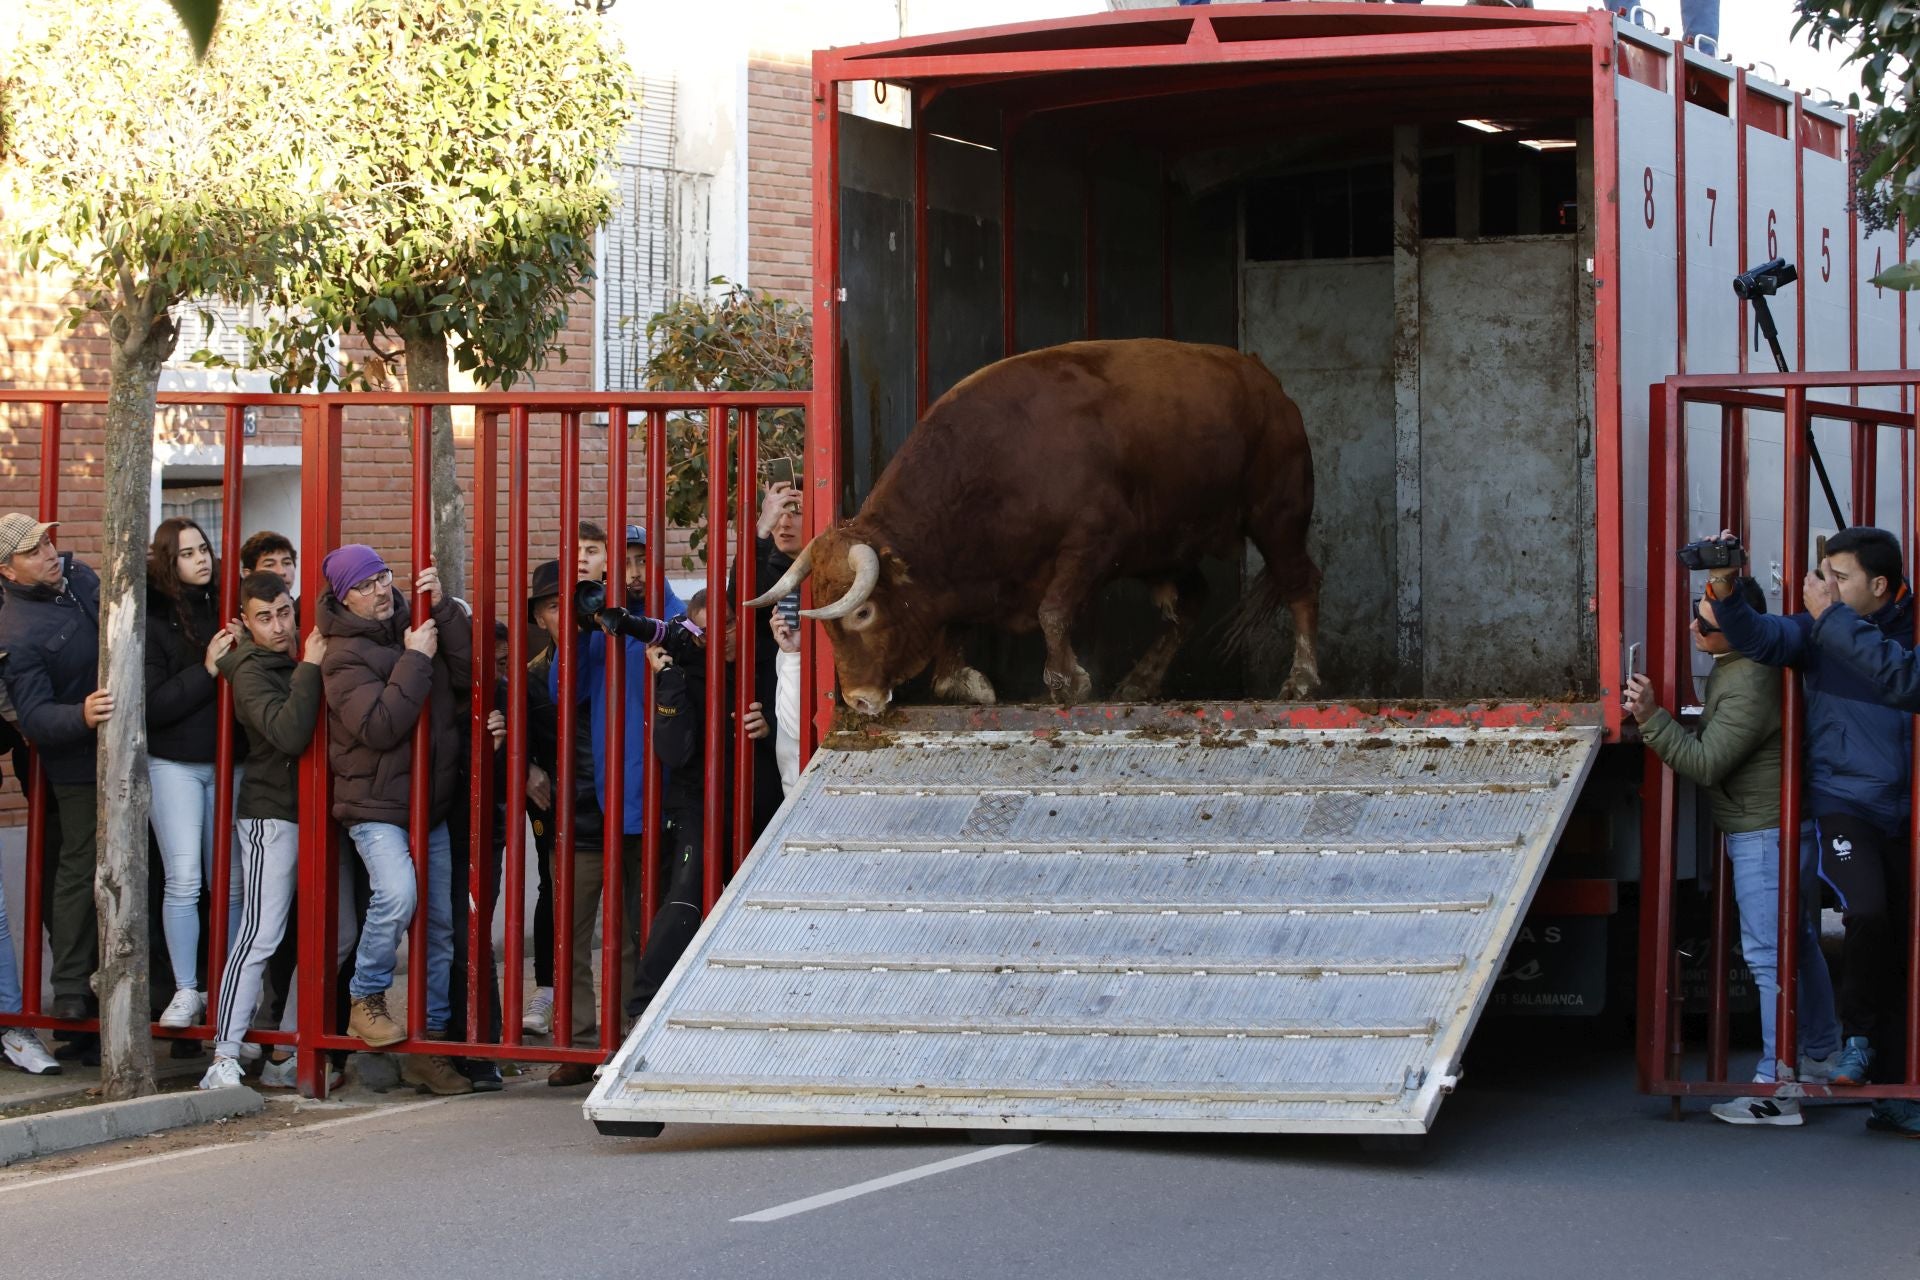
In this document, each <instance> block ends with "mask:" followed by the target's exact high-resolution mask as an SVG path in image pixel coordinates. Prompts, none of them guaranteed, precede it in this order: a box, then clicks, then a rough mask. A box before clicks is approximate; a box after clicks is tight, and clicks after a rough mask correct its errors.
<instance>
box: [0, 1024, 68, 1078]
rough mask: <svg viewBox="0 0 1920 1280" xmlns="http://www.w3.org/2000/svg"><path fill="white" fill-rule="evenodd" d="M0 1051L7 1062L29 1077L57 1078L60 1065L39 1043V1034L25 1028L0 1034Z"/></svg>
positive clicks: (45, 1047) (17, 1028) (44, 1046)
mask: <svg viewBox="0 0 1920 1280" xmlns="http://www.w3.org/2000/svg"><path fill="white" fill-rule="evenodd" d="M0 1049H3V1050H5V1051H6V1055H7V1061H8V1062H11V1063H12V1064H13V1065H14V1066H16V1067H18V1068H20V1069H21V1070H22V1071H24V1072H26V1073H27V1074H28V1075H30V1076H57V1075H59V1074H60V1063H59V1062H58V1061H57V1060H56V1059H55V1058H54V1056H53V1055H52V1054H50V1053H48V1052H47V1046H46V1045H44V1044H42V1043H41V1042H40V1033H39V1032H37V1031H29V1030H27V1029H26V1028H25V1027H15V1028H14V1029H13V1030H11V1031H8V1032H6V1033H5V1034H0Z"/></svg>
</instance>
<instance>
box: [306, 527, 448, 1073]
mask: <svg viewBox="0 0 1920 1280" xmlns="http://www.w3.org/2000/svg"><path fill="white" fill-rule="evenodd" d="M321 570H322V572H323V574H324V575H325V577H326V580H327V590H326V592H325V594H323V595H322V596H321V597H320V607H319V611H318V615H317V625H318V626H319V628H320V633H321V634H322V635H324V636H326V638H327V653H326V658H325V659H324V661H323V662H322V663H321V666H320V679H321V684H322V687H323V688H324V689H325V690H326V695H327V735H328V736H327V761H328V764H329V765H330V766H331V767H332V769H333V816H334V817H335V818H336V819H337V820H338V821H339V822H340V823H341V824H342V825H344V826H345V827H346V828H347V833H348V834H349V835H350V836H351V837H352V838H353V844H354V848H355V849H357V850H358V851H359V853H360V860H361V861H362V862H364V863H365V864H366V868H367V878H368V880H369V881H370V882H371V883H372V886H373V900H372V902H371V903H370V904H369V905H368V907H367V918H366V922H365V924H364V925H363V926H362V927H361V930H360V944H359V947H358V948H357V949H356V951H355V953H354V961H353V977H352V980H351V981H350V982H349V983H348V990H349V991H350V992H351V993H352V995H353V1012H352V1016H351V1017H350V1019H349V1021H348V1027H347V1029H348V1032H349V1034H351V1035H354V1036H358V1037H359V1038H360V1039H362V1040H364V1041H366V1043H367V1045H368V1046H369V1047H370V1048H375V1049H378V1048H383V1047H385V1046H387V1045H390V1044H397V1043H398V1042H400V1041H401V1040H404V1039H406V1031H405V1029H404V1028H403V1027H401V1026H400V1024H399V1023H398V1022H397V1021H396V1020H395V1019H394V1018H393V1016H392V1015H391V1014H390V1013H389V1012H388V1010H387V989H388V988H389V987H391V986H392V985H393V970H394V962H395V956H396V953H397V952H398V950H399V947H400V938H401V935H402V934H403V933H404V932H405V931H406V928H407V925H408V924H409V923H410V922H411V921H412V919H413V912H414V906H415V892H414V866H413V855H412V853H411V851H410V849H409V847H408V826H407V818H408V797H409V795H410V794H411V790H412V781H413V729H414V726H415V725H416V724H417V723H419V721H420V717H421V716H422V715H425V716H426V717H427V725H428V727H429V730H430V734H431V745H432V749H433V755H432V773H433V776H432V779H431V797H430V800H429V807H428V819H427V820H428V824H429V827H430V830H429V832H428V835H427V893H428V898H427V954H426V957H425V963H426V966H427V1010H426V1013H427V1019H426V1021H427V1032H426V1034H427V1038H428V1039H429V1040H433V1039H442V1038H444V1037H445V1035H446V1032H447V1025H448V1023H449V1021H450V1020H451V1016H452V1009H451V1007H450V1005H449V1002H448V982H449V979H450V977H451V975H452V967H453V864H452V849H451V846H450V845H449V844H448V836H447V824H446V817H447V813H448V810H449V809H450V808H451V807H452V805H453V803H454V800H455V797H456V796H457V795H458V794H459V789H460V785H461V768H460V758H461V750H460V739H459V737H458V736H457V735H458V734H459V732H460V721H461V720H462V719H464V717H465V714H466V713H465V711H464V710H463V707H464V704H465V701H466V698H467V696H468V690H469V689H470V687H471V685H470V681H471V678H472V667H473V636H472V630H471V627H470V625H469V622H468V619H467V616H466V614H465V613H464V612H463V611H462V610H461V608H460V606H459V605H458V604H457V603H455V602H454V601H451V600H449V599H447V598H446V597H445V596H444V595H443V594H442V593H441V591H440V575H439V573H438V572H437V571H436V570H434V569H433V568H431V567H429V568H425V569H422V570H420V573H419V576H418V577H417V578H416V579H415V580H414V589H415V590H417V591H419V592H420V593H421V594H422V595H424V596H425V597H427V599H428V601H429V604H430V606H431V608H432V616H431V617H428V618H425V619H423V620H422V621H421V622H420V625H419V626H412V625H410V623H411V618H410V616H409V611H408V608H407V600H406V597H405V596H404V595H403V594H402V593H401V592H400V591H398V590H396V589H395V586H394V581H393V570H391V569H389V568H388V567H387V564H386V561H384V560H382V559H381V558H380V556H379V554H378V553H377V552H375V551H374V549H373V548H372V547H368V546H364V545H361V544H359V543H349V544H348V545H346V546H343V547H340V548H338V549H337V550H335V551H332V552H330V553H329V554H328V555H327V558H326V559H325V560H324V561H323V562H322V563H321ZM413 963H415V964H418V963H421V961H420V959H419V958H418V957H416V958H415V959H414V961H413ZM400 1078H401V1079H402V1080H405V1081H406V1082H407V1083H409V1084H412V1085H414V1086H416V1087H418V1088H420V1089H422V1090H426V1091H429V1092H432V1093H470V1092H472V1090H473V1085H472V1083H471V1082H470V1081H468V1079H467V1078H466V1077H465V1076H464V1075H462V1074H461V1073H460V1072H459V1070H458V1069H457V1068H455V1066H454V1065H453V1062H452V1060H451V1059H449V1058H447V1057H444V1056H442V1055H438V1054H418V1055H412V1056H409V1057H408V1058H406V1059H405V1060H404V1061H403V1062H402V1064H401V1068H400Z"/></svg>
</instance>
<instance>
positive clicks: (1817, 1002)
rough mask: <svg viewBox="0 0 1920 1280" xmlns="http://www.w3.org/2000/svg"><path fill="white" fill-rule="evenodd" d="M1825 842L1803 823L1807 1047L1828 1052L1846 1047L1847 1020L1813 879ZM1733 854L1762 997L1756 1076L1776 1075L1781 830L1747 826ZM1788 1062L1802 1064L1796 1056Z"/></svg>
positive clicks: (1819, 1054)
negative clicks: (1837, 1007) (1839, 1009)
mask: <svg viewBox="0 0 1920 1280" xmlns="http://www.w3.org/2000/svg"><path fill="white" fill-rule="evenodd" d="M1819 851H1820V844H1819V841H1818V839H1817V838H1816V837H1815V835H1814V831H1813V824H1812V823H1811V822H1804V823H1801V824H1800V885H1801V890H1800V902H1801V905H1802V907H1803V908H1804V910H1803V911H1802V912H1801V917H1800V960H1799V988H1798V995H1799V1023H1800V1046H1799V1047H1800V1051H1801V1052H1802V1053H1805V1054H1806V1055H1807V1056H1809V1057H1813V1058H1824V1057H1826V1056H1827V1055H1828V1054H1830V1053H1832V1052H1833V1051H1834V1050H1835V1049H1838V1048H1839V1047H1840V1019H1839V1017H1838V1016H1837V1015H1836V1013H1835V1012H1834V1004H1833V980H1832V979H1831V978H1830V977H1828V975H1827V958H1826V956H1825V955H1824V954H1822V953H1821V950H1820V927H1819V925H1818V924H1817V923H1816V921H1817V920H1818V919H1819V903H1820V890H1819V882H1818V881H1817V880H1816V879H1815V878H1814V866H1815V863H1816V862H1817V861H1818V859H1819ZM1727 860H1728V861H1729V862H1730V863H1732V864H1733V900H1734V902H1735V903H1737V904H1738V905H1739V908H1740V954H1741V955H1742V956H1744V957H1746V961H1747V968H1748V969H1749V970H1750V971H1751V972H1752V973H1753V987H1754V993H1755V994H1756V995H1758V996H1759V998H1760V1062H1759V1065H1757V1066H1756V1067H1755V1068H1754V1071H1753V1078H1754V1079H1755V1080H1757V1081H1772V1080H1774V1079H1776V1078H1777V1073H1776V1071H1775V1064H1776V1062H1777V1059H1778V1056H1779V1055H1778V1054H1777V1053H1776V1052H1775V1049H1774V1023H1775V1021H1776V1019H1777V1017H1778V1009H1779V1003H1780V999H1779V997H1780V942H1779V938H1780V829H1779V828H1778V827H1768V828H1766V829H1765V830H1763V831H1743V832H1740V833H1739V834H1737V835H1736V834H1732V833H1729V834H1728V836H1727ZM1788 1065H1789V1066H1797V1065H1798V1063H1797V1061H1796V1060H1794V1059H1792V1058H1789V1059H1788Z"/></svg>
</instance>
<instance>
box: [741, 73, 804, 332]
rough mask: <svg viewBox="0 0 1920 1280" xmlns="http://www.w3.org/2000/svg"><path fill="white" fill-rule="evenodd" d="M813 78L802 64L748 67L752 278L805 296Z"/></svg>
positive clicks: (777, 289) (749, 265)
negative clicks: (810, 114)
mask: <svg viewBox="0 0 1920 1280" xmlns="http://www.w3.org/2000/svg"><path fill="white" fill-rule="evenodd" d="M808 77H809V68H808V67H807V66H806V64H804V63H792V62H782V61H778V60H775V59H771V58H755V59H752V60H750V61H749V62H748V64H747V174H748V177H747V276H748V279H749V280H750V281H751V282H752V283H753V284H754V285H756V286H758V287H760V288H765V289H770V290H772V291H773V292H774V293H777V294H781V295H783V296H785V297H789V298H793V299H796V300H800V301H804V300H805V297H806V292H807V287H808V283H809V281H810V280H811V277H812V271H813V217H812V212H811V211H812V207H813V206H812V201H813V189H812V178H811V176H810V175H811V174H812V171H813V150H812V147H813V142H812V121H811V119H810V117H809V115H808V105H809V104H808V96H809V93H810V86H809V80H808Z"/></svg>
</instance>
